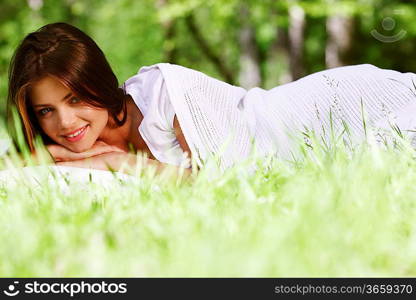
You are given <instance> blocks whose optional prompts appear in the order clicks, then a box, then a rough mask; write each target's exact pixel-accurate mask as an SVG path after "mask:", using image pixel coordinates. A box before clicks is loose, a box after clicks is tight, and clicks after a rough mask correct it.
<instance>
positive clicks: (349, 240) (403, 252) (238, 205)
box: [0, 144, 416, 277]
mask: <svg viewBox="0 0 416 300" xmlns="http://www.w3.org/2000/svg"><path fill="white" fill-rule="evenodd" d="M212 170H213V169H211V168H209V167H207V168H206V169H205V170H203V171H201V172H200V173H199V174H198V175H197V176H196V177H195V178H194V179H193V181H192V182H181V181H180V180H179V179H178V180H172V179H171V180H168V179H166V178H164V177H163V176H154V174H153V173H152V172H151V171H149V172H144V173H143V174H141V175H140V176H139V177H137V178H136V179H135V180H134V181H131V182H128V183H127V182H123V181H117V180H113V181H112V182H111V183H110V184H107V185H97V184H94V183H91V182H86V183H83V184H78V183H69V189H66V190H63V189H62V188H61V187H60V186H59V185H57V184H56V185H55V184H48V183H47V182H43V183H41V185H40V186H38V187H36V188H34V187H33V185H31V184H28V183H26V182H25V181H22V182H21V183H20V184H18V185H14V186H12V185H8V184H6V183H4V182H3V183H2V185H1V188H0V228H1V231H0V240H1V246H0V274H1V275H2V276H3V277H8V276H10V277H19V276H20V277H23V276H30V277H32V276H33V277H49V276H56V277H68V276H74V277H89V276H97V277H101V276H102V277H107V276H108V277H116V276H117V277H130V276H134V277H142V276H146V277H147V276H149V277H164V276H167V277H200V276H208V277H228V276H233V277H266V276H267V277H268V276H273V277H291V276H294V277H299V276H304V277H316V276H320V277H322V276H323V277H328V276H329V277H340V276H344V277H345V276H347V277H350V276H354V277H364V276H393V277H402V276H416V223H415V219H416V201H415V199H416V196H415V192H416V188H415V184H414V183H415V182H416V161H415V155H414V152H413V151H411V150H409V148H408V147H407V148H405V147H404V148H402V149H399V150H397V149H392V148H390V149H388V150H381V149H380V148H375V147H374V146H371V144H369V145H366V146H365V147H362V148H360V149H358V150H357V151H356V152H355V153H354V155H352V156H351V155H349V154H348V152H346V151H342V149H338V150H337V149H335V150H333V151H331V152H329V153H326V154H322V153H320V152H317V153H316V154H315V155H313V156H307V157H306V158H305V159H304V161H301V162H299V163H298V164H290V163H287V162H283V161H279V160H274V161H273V162H271V167H269V168H262V167H259V169H258V171H257V172H256V173H254V174H252V173H249V172H247V166H245V165H244V164H241V165H238V166H236V167H234V168H232V169H229V170H228V171H227V172H225V173H224V174H223V175H221V176H216V175H218V173H215V171H212ZM214 170H215V169H214ZM214 174H215V175H214Z"/></svg>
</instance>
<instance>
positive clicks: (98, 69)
mask: <svg viewBox="0 0 416 300" xmlns="http://www.w3.org/2000/svg"><path fill="white" fill-rule="evenodd" d="M45 76H53V77H55V78H56V79H58V80H59V81H61V83H62V84H63V85H65V86H66V87H67V88H68V89H70V90H71V91H72V92H73V93H74V94H75V95H76V96H78V97H79V98H80V99H82V100H83V101H84V102H86V103H87V104H90V105H92V106H95V107H100V108H106V109H107V110H108V112H109V114H110V117H111V119H112V120H113V121H114V123H115V124H111V125H112V126H115V127H118V126H121V125H123V124H124V123H125V121H126V117H127V106H126V93H125V91H124V90H123V89H122V88H120V87H119V85H118V80H117V78H116V76H115V75H114V72H113V71H112V69H111V67H110V65H109V63H108V62H107V59H106V57H105V55H104V53H103V52H102V51H101V49H100V48H99V47H98V45H97V44H96V43H95V42H94V41H93V40H92V39H91V38H90V37H89V36H88V35H87V34H85V33H84V32H82V31H81V30H80V29H78V28H76V27H74V26H72V25H69V24H66V23H53V24H47V25H45V26H43V27H41V28H39V29H38V30H36V31H35V32H31V33H29V34H28V35H27V36H26V37H25V38H24V39H23V40H22V42H21V43H20V45H19V46H18V47H17V49H16V51H15V53H14V55H13V57H12V59H11V62H10V68H9V91H8V97H7V118H8V121H9V122H8V125H9V130H10V129H11V131H15V130H16V128H15V127H14V124H15V122H16V121H15V120H14V118H13V114H12V113H13V112H12V110H13V107H14V108H16V109H17V111H18V113H19V117H20V122H22V123H23V131H24V136H25V140H26V142H27V145H28V146H29V149H30V151H31V152H33V151H34V138H35V136H36V135H40V136H41V137H42V139H43V141H44V143H46V144H47V143H50V142H51V140H50V139H49V138H48V137H47V136H46V135H45V134H44V133H43V131H42V130H41V128H40V126H39V124H38V121H37V119H36V116H35V114H34V112H33V109H32V108H31V105H30V99H29V91H30V88H31V86H32V85H33V84H34V83H35V82H37V81H38V80H40V79H42V78H44V77H45ZM121 112H123V118H122V119H121V120H119V119H118V117H117V116H118V115H119V114H120V113H121ZM10 127H11V128H10Z"/></svg>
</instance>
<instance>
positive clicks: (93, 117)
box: [83, 108, 109, 129]
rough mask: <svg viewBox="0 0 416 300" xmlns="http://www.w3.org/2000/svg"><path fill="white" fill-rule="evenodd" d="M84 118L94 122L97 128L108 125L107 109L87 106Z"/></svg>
mask: <svg viewBox="0 0 416 300" xmlns="http://www.w3.org/2000/svg"><path fill="white" fill-rule="evenodd" d="M83 115H84V119H86V120H88V121H89V122H91V123H92V125H94V126H95V127H96V128H97V129H102V128H104V127H105V126H106V125H107V122H108V118H109V115H108V112H107V110H106V109H96V108H86V109H85V110H84V111H83Z"/></svg>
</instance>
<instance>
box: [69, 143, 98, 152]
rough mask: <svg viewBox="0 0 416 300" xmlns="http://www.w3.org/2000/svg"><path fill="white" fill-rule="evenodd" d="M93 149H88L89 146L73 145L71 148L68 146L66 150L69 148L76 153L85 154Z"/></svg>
mask: <svg viewBox="0 0 416 300" xmlns="http://www.w3.org/2000/svg"><path fill="white" fill-rule="evenodd" d="M91 147H92V146H89V147H88V145H71V146H70V147H69V146H66V148H68V149H69V150H70V151H72V152H76V153H81V152H85V151H87V150H89V149H90V148H91Z"/></svg>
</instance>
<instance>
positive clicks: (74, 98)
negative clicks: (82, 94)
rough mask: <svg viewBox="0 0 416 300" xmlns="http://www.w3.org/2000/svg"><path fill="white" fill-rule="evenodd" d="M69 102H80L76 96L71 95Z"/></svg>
mask: <svg viewBox="0 0 416 300" xmlns="http://www.w3.org/2000/svg"><path fill="white" fill-rule="evenodd" d="M69 102H71V104H76V103H79V102H81V100H80V99H79V98H78V97H72V98H71V100H70V101H69Z"/></svg>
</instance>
